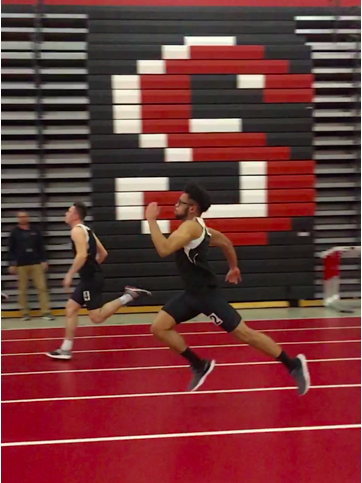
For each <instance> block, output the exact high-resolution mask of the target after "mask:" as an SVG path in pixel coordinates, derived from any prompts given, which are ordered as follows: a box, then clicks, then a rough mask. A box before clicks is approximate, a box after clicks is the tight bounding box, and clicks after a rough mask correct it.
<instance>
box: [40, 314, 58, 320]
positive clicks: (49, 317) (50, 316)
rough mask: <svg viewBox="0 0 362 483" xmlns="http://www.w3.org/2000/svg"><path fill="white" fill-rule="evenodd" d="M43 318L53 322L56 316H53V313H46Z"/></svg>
mask: <svg viewBox="0 0 362 483" xmlns="http://www.w3.org/2000/svg"><path fill="white" fill-rule="evenodd" d="M42 319H43V320H46V321H47V322H51V321H52V320H55V317H53V316H52V314H44V315H43V317H42Z"/></svg>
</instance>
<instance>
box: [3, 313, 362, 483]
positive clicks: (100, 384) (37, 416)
mask: <svg viewBox="0 0 362 483" xmlns="http://www.w3.org/2000/svg"><path fill="white" fill-rule="evenodd" d="M359 325H360V320H359V319H358V318H345V319H344V318H339V319H316V320H313V319H304V320H299V321H292V320H291V321H257V322H252V323H250V326H252V327H254V328H256V329H259V330H261V329H267V330H273V329H274V332H270V333H269V335H271V336H272V337H273V338H274V339H275V340H279V341H281V342H286V344H285V347H284V349H285V350H288V352H291V353H292V354H295V353H298V352H300V351H303V352H304V353H306V355H307V357H308V358H309V359H311V360H312V359H316V360H317V359H323V360H322V361H316V362H311V363H310V370H311V375H312V383H313V385H314V386H315V387H312V389H311V390H310V392H309V393H308V395H307V396H305V397H303V398H299V397H298V396H297V394H296V390H295V388H294V387H292V384H291V382H292V380H291V379H290V377H289V376H288V374H287V373H286V371H285V370H284V368H283V367H282V366H281V365H280V364H276V363H269V362H270V361H268V358H266V357H265V356H263V355H261V354H259V353H258V352H256V351H254V350H253V349H251V348H249V347H246V346H237V345H236V344H235V342H234V341H233V340H232V339H231V337H230V336H228V335H227V334H223V333H220V332H218V333H217V332H216V331H217V330H218V329H217V328H216V327H214V326H213V325H211V324H200V323H194V324H185V325H183V326H181V327H180V331H181V332H184V333H185V332H186V333H188V332H192V333H194V334H190V335H187V336H186V338H187V341H188V342H190V343H191V344H193V345H194V346H196V347H200V346H201V347H200V349H199V350H198V351H199V352H200V353H202V355H204V356H206V357H207V356H214V357H215V358H216V359H217V362H218V363H219V364H226V363H228V364H238V363H239V364H240V363H242V364H246V365H228V366H222V365H219V367H216V369H215V371H214V373H213V374H212V375H211V376H210V378H208V380H207V382H206V383H205V385H204V386H203V387H202V389H201V391H200V392H199V393H196V394H189V393H185V392H184V388H185V385H187V382H188V379H189V372H188V369H187V368H186V367H178V366H183V365H184V361H183V360H180V358H179V357H178V356H176V355H174V354H172V353H171V352H170V351H168V350H164V349H162V348H161V347H159V346H158V345H157V344H155V342H154V340H153V338H152V337H149V336H146V335H145V334H147V332H148V330H149V327H148V326H103V327H102V326H101V327H84V328H82V327H81V328H79V331H78V335H79V336H80V337H82V336H99V335H105V336H111V337H105V338H91V339H87V338H84V339H82V338H79V339H78V340H77V341H76V351H79V352H76V353H75V357H74V359H73V360H72V361H70V362H60V361H53V360H50V359H47V358H46V357H45V356H44V355H42V354H36V352H40V351H42V350H49V349H52V348H53V347H54V346H56V344H57V343H58V342H57V341H56V340H40V341H35V340H30V341H28V340H25V341H24V340H17V341H16V342H10V341H9V339H10V340H12V339H34V338H42V339H44V338H45V339H51V338H54V337H55V338H60V339H61V337H62V335H63V330H62V329H50V330H49V329H43V330H34V329H33V330H30V331H28V330H26V331H24V330H19V331H13V330H11V331H4V332H3V348H5V351H6V353H7V354H8V355H5V356H3V357H2V364H3V367H2V371H3V374H4V373H5V374H6V373H9V372H10V373H21V375H20V374H19V375H5V376H3V378H2V385H3V401H4V402H3V405H2V412H3V414H2V415H3V417H2V424H3V430H2V438H3V444H4V443H5V445H6V444H10V446H4V447H3V448H2V451H3V457H4V459H3V468H2V471H3V475H4V476H5V480H6V481H7V482H9V483H13V482H14V483H15V482H16V483H17V482H19V481H27V482H29V483H32V482H35V481H36V482H37V483H38V482H39V481H46V480H47V479H48V478H49V476H51V475H52V474H56V475H59V474H61V475H62V480H63V481H67V483H68V482H69V483H72V482H77V483H78V482H82V481H86V482H87V483H98V482H99V483H100V482H102V483H103V482H104V481H107V483H113V482H119V481H122V483H123V482H125V483H128V482H132V483H138V482H143V481H147V482H148V481H149V482H150V483H153V482H156V481H157V482H159V481H162V482H164V483H178V482H181V481H182V482H183V481H185V480H186V481H187V480H188V481H197V482H198V483H204V482H205V483H206V482H208V483H219V482H220V483H221V482H223V483H224V482H229V481H230V482H232V483H234V482H235V483H238V482H239V481H248V483H257V482H260V481H269V482H270V483H274V482H275V483H279V482H281V483H284V481H288V480H289V479H290V478H291V477H292V478H293V481H296V482H298V483H304V482H305V483H307V482H308V483H316V482H318V483H319V482H320V481H322V480H323V479H325V480H327V481H328V482H329V483H340V482H341V481H348V482H351V483H354V482H357V481H360V480H359V478H360V469H359V468H360V430H359V425H360V361H359V360H358V359H360V357H361V352H360V342H359V339H360V331H359V329H358V328H357V326H359ZM310 327H314V328H315V329H316V328H318V327H319V328H323V327H343V328H340V329H330V330H310V329H309V330H308V328H310ZM348 327H354V328H348ZM292 328H306V329H307V330H302V331H284V332H283V331H282V332H277V331H276V330H275V329H292ZM195 332H196V333H198V332H212V333H211V334H201V333H200V334H195ZM132 334H134V335H136V337H130V338H128V337H112V335H113V336H117V335H132ZM4 337H5V338H6V339H7V340H8V341H7V342H4ZM288 342H289V344H288ZM224 344H225V345H226V346H224ZM205 345H216V347H210V348H207V347H203V346H205ZM44 346H45V347H46V348H45V349H43V347H44ZM113 348H115V349H116V350H117V352H107V350H108V349H113ZM138 348H143V349H142V350H133V349H138ZM119 349H120V350H119ZM122 349H126V350H125V351H122ZM150 349H151V350H150ZM82 350H84V351H85V352H81V351H82ZM89 350H95V351H96V352H89ZM102 350H104V351H105V352H97V351H102ZM22 352H25V354H23V355H9V354H16V353H22ZM27 353H29V355H26V354H27ZM336 359H337V360H336ZM341 359H342V360H341ZM351 359H352V360H351ZM353 359H357V360H353ZM253 362H254V363H255V362H257V363H258V362H259V363H262V362H268V363H267V364H260V365H252V364H251V363H253ZM150 366H176V367H158V368H157V367H156V368H150ZM141 367H143V368H142V369H141ZM122 368H123V369H126V370H119V369H122ZM130 368H133V369H134V370H128V369H130ZM107 369H108V370H107ZM109 369H115V370H109ZM81 370H90V372H79V371H81ZM57 371H58V372H59V373H57ZM74 371H75V372H74ZM77 371H78V372H77ZM28 372H38V373H35V374H27V373H28ZM39 372H40V373H39ZM323 386H324V387H323ZM327 386H329V387H327ZM227 391H229V392H227ZM150 393H152V394H150ZM62 397H68V398H70V399H67V400H59V398H62ZM89 397H93V399H89ZM39 398H51V399H50V400H45V401H44V400H43V401H33V402H28V401H27V402H25V401H23V402H14V400H17V399H22V400H24V399H27V400H29V399H39ZM76 398H80V399H76ZM6 401H8V402H6ZM11 401H13V402H11ZM349 425H352V426H353V428H354V427H355V426H357V429H353V428H352V427H350V426H349ZM293 428H294V429H293ZM317 428H318V429H317ZM288 429H289V430H291V429H292V430H293V432H288ZM212 431H216V432H221V434H209V433H210V432H212ZM226 431H230V432H231V433H232V434H225V432H226ZM270 431H272V432H270ZM238 432H239V434H238ZM240 432H242V433H243V434H240ZM95 438H99V439H100V440H96V441H95V440H94V439H95ZM107 438H115V441H107ZM135 438H138V439H135ZM165 438H167V439H165ZM64 440H66V441H64ZM17 444H19V445H20V446H14V445H17ZM33 445H34V446H33ZM20 462H21V463H20Z"/></svg>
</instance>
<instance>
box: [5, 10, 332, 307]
mask: <svg viewBox="0 0 362 483" xmlns="http://www.w3.org/2000/svg"><path fill="white" fill-rule="evenodd" d="M74 3H75V4H76V3H77V2H74ZM89 3H90V2H89ZM154 3H156V2H154ZM236 3H239V2H236ZM249 3H251V2H249ZM252 3H253V5H257V4H258V2H256V3H255V2H252ZM260 3H263V2H260ZM274 3H275V2H274ZM301 3H303V2H301ZM311 3H313V4H314V5H315V6H314V7H313V6H310V5H311ZM317 3H318V2H309V5H308V2H304V5H305V4H307V5H306V6H305V7H303V6H301V7H293V8H286V7H283V6H280V7H274V6H259V7H258V6H253V7H250V6H243V7H240V6H223V7H222V6H210V7H204V6H190V4H188V6H179V5H177V6H172V7H171V6H150V5H147V6H123V5H117V6H89V5H82V6H47V7H46V8H47V11H49V12H53V13H54V12H67V13H68V12H74V13H76V12H78V13H79V12H82V13H87V15H88V86H89V91H88V93H89V125H90V144H91V173H92V176H91V187H92V216H93V222H92V226H93V228H94V229H95V232H96V234H97V236H99V238H100V239H101V240H102V242H103V243H104V245H105V246H106V248H107V250H108V252H109V258H108V259H107V261H106V262H105V264H104V272H105V276H106V284H105V292H106V298H107V299H110V298H114V297H115V296H116V295H117V294H118V293H119V292H121V291H122V290H123V287H124V285H126V284H132V285H137V286H141V287H145V288H147V289H150V290H152V291H153V294H154V295H153V298H152V304H154V305H159V304H162V303H164V302H165V301H166V300H167V299H169V298H170V297H171V296H172V295H174V294H175V293H176V292H177V291H178V290H180V289H181V283H180V280H179V279H178V277H177V273H176V270H175V266H174V263H173V257H172V256H171V257H168V258H167V259H160V258H159V257H158V255H157V253H156V251H155V249H154V248H153V244H152V242H151V239H150V236H149V234H148V227H147V223H146V222H145V219H144V218H145V217H144V210H145V206H146V205H147V204H148V203H149V202H151V201H157V202H158V203H159V204H160V206H161V215H160V227H161V229H162V231H163V233H165V234H168V233H170V232H171V231H172V230H174V229H175V228H176V227H177V226H178V223H177V222H176V221H175V220H174V215H173V206H174V204H175V202H176V201H177V200H178V198H179V196H180V193H181V192H182V189H183V186H184V185H185V183H186V182H187V181H188V180H195V181H198V182H200V183H201V184H202V185H203V186H205V187H206V188H207V189H208V190H209V191H210V194H211V197H212V202H213V206H212V207H211V209H210V210H209V212H208V213H206V214H205V218H206V222H207V224H208V225H209V226H210V227H212V228H216V229H219V230H221V231H223V232H224V233H225V234H226V235H227V236H228V237H229V238H230V239H231V240H232V242H233V243H234V245H235V246H236V251H237V254H238V259H239V263H240V269H241V272H242V277H243V282H242V284H241V285H240V286H237V287H234V286H228V285H227V284H225V282H224V277H225V273H226V271H227V263H226V261H224V257H223V254H222V252H221V251H220V250H218V249H214V248H212V249H211V250H210V259H211V261H212V262H211V265H212V267H213V269H214V270H215V271H216V273H217V274H218V277H219V280H220V282H221V285H222V286H223V287H224V293H225V295H226V297H227V299H228V300H229V301H231V302H256V301H295V300H299V299H313V298H314V297H315V295H316V290H315V267H316V264H315V243H314V237H315V229H314V228H315V227H314V220H315V217H314V215H315V211H316V174H315V167H316V161H315V159H314V153H315V151H314V148H313V146H314V139H315V136H314V129H313V126H314V115H313V113H314V109H315V102H314V99H315V94H316V93H315V89H314V85H315V76H314V69H313V59H312V49H311V46H310V45H307V41H306V37H305V35H303V34H301V33H300V32H298V21H299V19H301V18H303V17H311V18H312V17H313V16H315V15H330V14H331V8H330V7H325V6H324V2H323V4H322V3H321V5H323V6H321V7H317ZM207 4H208V5H210V4H211V2H207ZM265 4H269V2H264V5H265ZM8 8H10V7H8ZM312 23H313V21H312V19H311V25H312ZM330 23H331V26H332V23H333V22H332V20H331V21H330ZM140 303H141V304H142V303H145V304H147V305H149V303H150V301H149V300H145V301H141V302H140Z"/></svg>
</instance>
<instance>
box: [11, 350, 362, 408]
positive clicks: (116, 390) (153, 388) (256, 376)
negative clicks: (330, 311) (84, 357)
mask: <svg viewBox="0 0 362 483" xmlns="http://www.w3.org/2000/svg"><path fill="white" fill-rule="evenodd" d="M310 371H311V373H312V375H313V384H314V385H328V384H359V383H360V380H361V361H360V360H356V361H345V360H342V361H334V362H313V363H311V364H310ZM189 379H190V372H189V369H188V367H178V368H174V369H164V368H162V369H156V370H154V369H152V370H149V369H143V370H131V371H118V372H106V373H105V372H86V373H77V372H76V373H65V374H52V373H50V374H34V375H28V374H25V375H23V376H21V377H19V376H7V377H3V380H2V391H3V401H6V400H14V399H15V400H18V399H32V398H36V399H38V398H57V397H82V396H99V395H109V394H119V395H122V394H129V395H131V394H137V393H158V392H170V391H171V392H172V391H180V392H183V391H185V389H186V387H187V385H188V382H189ZM293 382H294V381H293V380H292V379H291V378H290V376H289V374H288V373H287V371H286V370H285V369H284V367H283V366H281V365H280V364H277V363H276V364H268V365H257V366H255V365H254V366H220V367H218V366H216V368H215V370H214V372H213V373H212V376H210V377H209V378H208V379H207V381H206V382H205V384H204V385H203V387H202V389H203V390H230V389H234V388H235V387H237V388H238V389H251V388H263V387H284V386H291V385H293Z"/></svg>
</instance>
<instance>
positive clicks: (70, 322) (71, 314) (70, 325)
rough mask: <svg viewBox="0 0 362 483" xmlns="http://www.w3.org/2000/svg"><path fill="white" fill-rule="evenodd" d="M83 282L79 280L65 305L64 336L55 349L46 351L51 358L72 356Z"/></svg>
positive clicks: (81, 304) (83, 291)
mask: <svg viewBox="0 0 362 483" xmlns="http://www.w3.org/2000/svg"><path fill="white" fill-rule="evenodd" d="M84 288H85V287H84V283H83V282H82V281H80V282H79V284H78V285H77V287H76V289H75V290H74V292H73V294H72V296H71V298H70V299H68V302H67V304H66V306H65V337H64V340H63V343H62V345H61V346H60V347H59V349H56V350H55V351H51V352H47V353H46V355H47V356H48V357H51V358H52V359H61V360H69V359H71V358H72V352H71V351H72V348H73V340H74V336H75V331H76V329H77V326H78V312H79V310H80V309H81V307H82V306H83V305H84V293H85V290H84Z"/></svg>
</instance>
